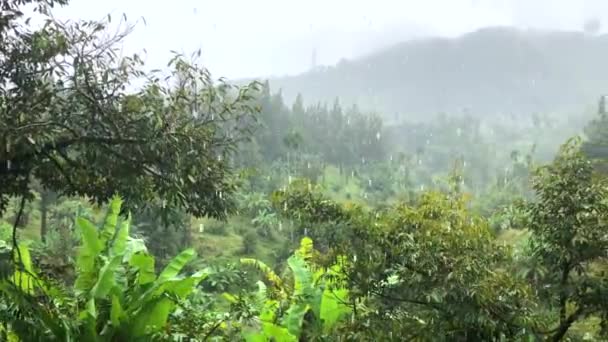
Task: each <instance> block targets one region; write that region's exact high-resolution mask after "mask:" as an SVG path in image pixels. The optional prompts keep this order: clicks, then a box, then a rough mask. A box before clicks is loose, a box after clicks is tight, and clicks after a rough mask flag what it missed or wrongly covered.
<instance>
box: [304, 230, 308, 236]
mask: <svg viewBox="0 0 608 342" xmlns="http://www.w3.org/2000/svg"><path fill="white" fill-rule="evenodd" d="M304 236H308V228H304Z"/></svg>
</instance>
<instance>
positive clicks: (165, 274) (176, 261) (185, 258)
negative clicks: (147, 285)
mask: <svg viewBox="0 0 608 342" xmlns="http://www.w3.org/2000/svg"><path fill="white" fill-rule="evenodd" d="M195 257H196V252H195V251H194V249H192V248H188V249H186V250H185V251H183V252H181V253H180V254H178V255H177V256H176V257H175V258H173V260H171V262H169V264H168V265H167V267H165V269H164V270H163V271H162V272H161V273H160V275H159V276H158V282H159V283H161V284H162V283H164V282H165V281H167V280H169V279H171V278H173V277H175V276H177V275H178V274H179V272H181V270H182V269H183V268H184V266H186V264H188V263H189V262H190V261H192V259H194V258H195Z"/></svg>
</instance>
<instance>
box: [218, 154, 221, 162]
mask: <svg viewBox="0 0 608 342" xmlns="http://www.w3.org/2000/svg"><path fill="white" fill-rule="evenodd" d="M217 161H218V162H221V161H222V155H221V154H218V155H217Z"/></svg>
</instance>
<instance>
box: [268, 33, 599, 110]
mask: <svg viewBox="0 0 608 342" xmlns="http://www.w3.org/2000/svg"><path fill="white" fill-rule="evenodd" d="M607 57H608V35H589V34H585V33H583V32H569V31H531V30H521V29H516V28H509V27H492V28H483V29H480V30H477V31H474V32H471V33H467V34H464V35H462V36H459V37H456V38H439V37H436V38H419V39H415V40H408V41H405V42H401V43H398V44H395V45H393V46H391V47H388V48H385V49H382V50H379V51H377V52H374V53H371V54H368V55H366V56H362V57H359V58H357V59H353V60H342V61H341V62H339V63H337V64H336V65H335V66H330V67H320V68H317V69H315V70H311V71H308V72H306V73H303V74H300V75H296V76H287V77H276V78H270V79H269V82H270V85H271V88H272V89H273V90H275V91H277V90H278V89H281V91H282V94H283V96H284V98H285V99H286V101H287V102H291V101H293V100H294V99H295V97H296V95H297V94H298V93H301V94H302V95H303V96H304V99H305V100H306V102H307V103H315V102H327V103H331V101H333V100H334V99H335V98H336V97H338V98H340V100H341V102H342V103H343V104H344V105H351V104H357V105H358V106H359V107H361V108H362V109H363V110H366V111H375V112H379V113H382V114H383V115H384V116H385V117H386V118H388V119H391V120H392V119H397V118H400V117H410V118H420V117H426V116H428V115H435V114H439V113H447V114H454V113H466V114H471V115H474V116H484V115H500V114H511V115H528V114H532V113H539V112H541V113H554V112H560V113H561V112H569V113H572V112H574V111H578V110H582V108H583V107H585V106H588V105H589V104H590V103H592V102H594V101H596V100H597V98H598V97H599V96H600V95H601V94H602V93H604V92H608V68H606V67H605V65H606V62H605V61H606V60H608V58H607Z"/></svg>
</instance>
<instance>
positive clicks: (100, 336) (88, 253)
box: [74, 197, 207, 341]
mask: <svg viewBox="0 0 608 342" xmlns="http://www.w3.org/2000/svg"><path fill="white" fill-rule="evenodd" d="M120 208H121V200H120V199H119V198H117V197H116V198H114V199H113V200H112V201H111V203H110V207H109V211H108V214H107V216H106V219H105V222H104V223H103V225H102V226H100V227H95V226H94V225H93V224H92V223H91V222H90V221H88V220H87V219H84V218H79V219H77V221H76V224H77V227H78V228H79V229H80V231H81V234H82V241H83V245H82V246H81V248H80V250H79V253H78V258H77V261H76V265H77V270H78V277H77V279H76V283H75V285H74V289H75V293H76V296H77V297H78V298H79V302H81V303H83V304H84V305H83V306H82V308H81V309H80V312H79V319H80V321H81V322H82V323H83V329H82V330H83V333H84V335H83V336H86V338H87V340H89V341H98V340H99V341H107V340H116V339H117V338H118V339H120V340H137V339H143V338H145V336H147V335H149V334H152V333H156V332H159V331H161V330H162V329H164V328H165V326H166V325H167V319H168V317H169V315H170V313H171V312H172V311H173V310H175V308H176V302H177V301H178V300H182V299H185V298H186V297H187V296H188V295H189V294H190V293H191V292H192V291H193V290H194V288H195V287H196V286H197V285H198V284H199V283H200V282H201V281H202V280H203V279H204V278H205V277H206V276H207V271H206V270H205V271H200V272H197V273H195V274H193V275H191V276H183V275H180V272H181V271H182V269H183V268H184V266H186V264H188V263H189V262H190V261H192V260H193V259H194V258H195V257H196V253H195V251H194V250H193V249H187V250H185V251H183V252H181V253H180V254H179V255H177V256H176V257H175V258H173V260H171V261H170V262H169V263H168V265H167V266H166V267H165V268H164V270H163V271H162V272H161V273H160V274H159V275H158V276H157V275H156V274H155V270H154V257H153V256H152V255H151V254H149V253H148V251H147V250H146V248H145V245H144V243H143V241H141V240H139V239H132V238H130V237H129V227H130V219H129V218H127V219H124V220H120V219H119V212H120Z"/></svg>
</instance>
